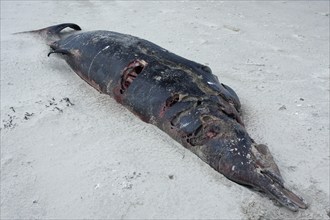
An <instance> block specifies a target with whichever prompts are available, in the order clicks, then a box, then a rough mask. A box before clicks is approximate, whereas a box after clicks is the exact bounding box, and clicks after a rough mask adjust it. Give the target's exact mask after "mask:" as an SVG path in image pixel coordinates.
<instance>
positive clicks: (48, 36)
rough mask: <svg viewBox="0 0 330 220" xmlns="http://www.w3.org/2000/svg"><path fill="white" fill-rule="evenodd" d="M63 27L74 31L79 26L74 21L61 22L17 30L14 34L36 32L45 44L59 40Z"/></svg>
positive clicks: (78, 29)
mask: <svg viewBox="0 0 330 220" xmlns="http://www.w3.org/2000/svg"><path fill="white" fill-rule="evenodd" d="M65 28H71V29H73V30H75V31H80V30H81V28H80V27H79V26H78V25H77V24H74V23H63V24H58V25H53V26H49V27H46V28H42V29H38V30H32V31H23V32H17V33H14V34H37V35H39V36H41V37H42V38H43V39H45V40H46V42H47V44H50V43H52V42H53V41H56V40H59V39H60V38H61V31H62V30H64V29H65Z"/></svg>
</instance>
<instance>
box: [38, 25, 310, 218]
mask: <svg viewBox="0 0 330 220" xmlns="http://www.w3.org/2000/svg"><path fill="white" fill-rule="evenodd" d="M66 26H67V27H71V28H74V29H76V30H79V29H80V28H79V27H78V26H77V25H74V24H62V25H59V26H52V27H49V28H45V29H41V30H38V32H40V33H43V34H45V33H48V37H47V39H56V38H57V39H60V40H58V41H55V42H52V43H50V47H51V49H52V50H53V51H52V52H51V53H59V54H62V56H61V57H62V58H64V59H65V60H66V61H67V63H68V64H69V65H70V66H71V68H72V69H73V70H74V71H75V72H76V73H77V74H78V75H79V76H80V77H81V78H82V79H83V80H85V81H86V82H87V83H89V84H90V85H91V86H93V87H94V88H95V89H97V90H98V91H100V92H102V93H105V94H108V95H109V96H111V97H113V98H114V99H115V100H116V101H117V102H119V103H121V104H123V105H124V106H125V107H126V108H127V109H129V110H130V111H132V112H133V113H134V114H136V115H137V116H138V117H140V118H141V120H143V121H145V122H147V123H151V124H153V125H155V126H157V127H159V128H160V129H161V130H163V131H164V132H166V133H167V134H168V135H170V136H171V137H172V138H173V139H174V140H176V141H177V142H179V143H181V144H182V145H183V146H184V147H186V148H187V149H189V150H190V151H192V152H193V153H195V154H196V155H197V156H198V157H200V158H201V159H202V160H203V161H205V162H206V163H207V164H209V165H210V166H211V167H212V168H214V169H215V170H217V171H218V172H220V173H222V174H223V175H225V176H226V177H227V178H229V179H230V180H232V181H234V182H237V183H239V184H241V185H246V186H249V187H252V188H254V189H256V190H259V191H262V192H264V193H266V194H268V196H270V197H272V198H275V199H276V200H277V201H279V202H280V203H281V204H282V205H284V206H285V207H287V208H289V209H290V210H292V211H297V210H298V209H299V208H303V209H305V208H307V204H306V202H305V201H304V200H303V199H302V198H301V197H299V196H297V195H295V194H294V193H293V192H291V191H289V190H288V189H286V188H285V187H284V181H283V179H282V176H281V174H280V171H279V169H278V167H277V165H276V163H275V161H274V159H273V157H272V155H271V153H270V151H269V149H268V148H267V147H266V146H265V145H258V144H257V143H255V142H254V140H253V139H252V138H251V137H250V136H249V134H248V133H247V131H246V129H245V127H244V123H243V121H242V119H241V116H240V106H241V104H240V101H239V99H238V97H237V95H236V93H235V92H234V90H233V89H231V88H230V87H229V86H227V85H225V84H222V83H220V82H219V80H218V78H217V77H216V76H215V75H213V74H212V71H211V69H210V68H209V67H207V66H204V65H201V64H198V63H196V62H193V61H190V60H187V59H185V58H182V57H180V56H177V55H175V54H173V53H171V52H168V51H167V50H165V49H163V48H161V47H159V46H157V45H155V44H153V43H151V42H149V41H146V40H143V39H140V38H137V37H133V36H130V35H125V34H120V33H116V32H110V31H92V32H85V33H75V34H71V35H69V36H66V37H61V34H60V31H61V30H62V29H63V28H65V27H66Z"/></svg>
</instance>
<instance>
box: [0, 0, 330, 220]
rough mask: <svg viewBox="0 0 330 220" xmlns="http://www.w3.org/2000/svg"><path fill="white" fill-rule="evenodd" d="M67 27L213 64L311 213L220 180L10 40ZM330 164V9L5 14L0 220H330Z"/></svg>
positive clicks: (46, 4)
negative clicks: (133, 39) (140, 41)
mask: <svg viewBox="0 0 330 220" xmlns="http://www.w3.org/2000/svg"><path fill="white" fill-rule="evenodd" d="M63 22H74V23H77V24H79V25H80V26H81V27H82V28H83V29H84V30H96V29H103V30H113V31H117V32H122V33H127V34H132V35H135V36H139V37H141V38H144V39H147V40H150V41H152V42H154V43H156V44H158V45H160V46H162V47H165V48H167V49H169V50H170V51H172V52H174V53H176V54H178V55H181V56H183V57H186V58H188V59H191V60H194V61H197V62H200V63H203V64H207V65H209V66H210V67H211V68H212V70H213V73H214V74H216V75H217V76H218V77H219V79H220V81H221V82H224V83H226V84H228V85H230V86H231V87H233V88H234V89H235V90H236V92H237V93H238V95H239V97H240V99H241V102H242V104H243V109H244V115H245V116H244V119H245V123H246V125H247V129H248V131H249V133H250V135H251V136H252V137H253V138H254V139H255V140H256V141H257V142H259V143H266V144H267V145H268V146H269V148H270V150H271V152H272V154H273V156H274V157H275V160H276V162H277V164H278V165H279V167H280V170H281V172H282V175H283V177H284V179H285V181H286V183H287V185H288V186H289V188H291V189H293V190H294V191H296V192H298V194H300V195H302V196H303V197H305V198H306V200H307V201H308V202H309V203H310V207H309V209H307V210H300V211H299V212H296V213H292V212H290V211H288V210H287V209H285V208H283V207H279V206H276V205H275V204H274V202H273V201H271V200H270V199H269V198H268V197H265V196H262V195H261V194H259V193H256V192H254V191H250V190H248V189H247V188H245V187H242V186H239V185H238V184H235V183H233V182H231V181H229V180H227V179H226V178H225V177H224V176H222V175H221V174H219V173H217V172H216V171H214V170H213V169H212V168H210V167H209V166H208V165H207V164H205V163H204V162H202V161H201V160H200V159H199V158H197V156H195V155H194V154H192V153H190V152H189V151H187V150H186V149H184V148H183V147H182V146H181V145H179V144H178V143H176V142H175V141H174V140H172V139H171V138H169V137H168V136H167V135H166V134H165V133H163V132H162V131H160V130H159V129H157V128H156V127H154V126H151V125H148V124H146V123H144V122H142V121H140V120H139V119H138V118H137V117H135V116H134V115H133V114H132V113H130V112H129V111H127V110H126V109H125V108H124V107H122V106H120V105H119V104H117V103H116V102H115V101H114V100H112V99H111V98H109V97H108V96H106V95H101V94H99V93H98V92H97V91H95V90H94V89H93V88H91V87H90V86H88V85H87V84H86V83H85V82H83V81H82V80H81V79H80V78H79V77H77V76H76V75H75V74H74V72H73V71H72V70H71V69H70V68H69V67H68V65H67V64H66V63H65V62H64V61H63V60H60V59H59V58H57V57H56V56H52V57H50V58H48V57H47V56H46V55H47V52H48V50H49V49H48V48H47V46H46V45H45V44H44V42H42V41H40V39H36V38H34V37H32V36H29V35H11V33H14V32H19V31H25V30H32V29H38V28H43V27H46V26H50V25H54V24H58V23H63ZM65 97H68V98H69V99H70V100H71V102H72V103H74V105H73V106H67V105H66V104H67V103H66V102H65V101H63V100H62V99H63V98H65ZM61 100H62V101H61ZM47 106H48V107H47ZM11 107H12V108H11ZM56 107H57V108H58V109H57V108H56ZM59 109H61V110H62V112H61V111H60V110H59ZM280 109H281V110H280ZM14 111H15V112H14ZM27 113H28V114H27ZM32 113H33V115H30V114H32ZM29 115H30V116H29ZM25 116H26V119H25V118H24V117H25ZM329 160H330V157H329V2H327V1H323V2H322V1H317V2H307V1H302V2H231V1H226V2H149V1H146V2H109V3H108V2H105V1H102V2H90V1H68V2H66V1H54V2H51V1H1V218H16V219H21V218H24V219H26V218H41V219H47V218H56V219H58V218H66V219H67V218H70V219H73V218H75V219H79V218H104V219H105V218H109V219H110V218H115V219H119V218H125V219H127V218H149V219H150V218H152V219H156V218H161V219H164V218H166V219H167V218H174V219H177V218H180V219H181V218H185V219H192V218H195V219H211V218H217V219H229V218H231V219H241V218H243V219H264V218H266V219H269V218H292V219H300V218H312V219H329V211H330V210H329ZM169 175H173V179H170V178H169Z"/></svg>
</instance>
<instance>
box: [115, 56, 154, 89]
mask: <svg viewBox="0 0 330 220" xmlns="http://www.w3.org/2000/svg"><path fill="white" fill-rule="evenodd" d="M147 64H148V63H147V62H146V61H144V60H134V61H133V62H131V63H130V64H128V66H127V67H125V69H124V71H123V74H122V80H121V90H120V92H121V93H124V92H125V90H127V88H128V87H129V86H130V85H131V84H132V82H133V81H134V80H135V78H136V77H137V76H138V75H139V74H140V73H141V72H142V71H143V69H144V68H145V66H146V65H147Z"/></svg>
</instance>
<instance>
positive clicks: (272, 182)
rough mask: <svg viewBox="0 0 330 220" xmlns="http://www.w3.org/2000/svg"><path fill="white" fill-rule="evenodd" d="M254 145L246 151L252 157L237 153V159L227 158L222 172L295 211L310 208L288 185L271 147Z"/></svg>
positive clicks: (223, 163) (224, 158) (221, 164)
mask: <svg viewBox="0 0 330 220" xmlns="http://www.w3.org/2000/svg"><path fill="white" fill-rule="evenodd" d="M250 144H251V145H250V149H249V150H248V152H246V153H247V155H249V156H248V157H244V158H242V157H238V156H237V154H236V159H237V160H236V159H235V158H234V157H230V156H227V157H223V158H222V159H221V160H220V166H219V167H220V168H221V169H220V170H219V171H220V172H221V173H223V174H224V175H225V176H226V177H227V178H229V179H230V180H232V181H234V182H237V183H239V184H241V185H244V186H247V187H250V188H252V189H254V190H257V191H260V192H263V193H265V194H267V195H268V196H269V197H270V198H273V199H275V200H277V201H278V202H279V203H280V204H282V205H283V206H285V207H287V208H288V209H290V210H291V211H298V209H299V208H301V209H306V208H307V207H308V205H307V203H306V201H305V200H304V199H303V198H302V197H300V196H298V195H296V194H295V193H293V192H292V191H290V190H289V189H287V188H286V187H285V186H284V181H283V178H282V175H281V173H280V171H279V169H278V167H277V165H276V163H275V161H274V159H273V157H272V155H271V153H270V151H269V150H268V147H267V146H266V145H262V144H259V145H257V144H256V143H254V142H252V143H250ZM240 149H244V148H243V147H241V148H240ZM240 155H242V152H241V153H240ZM242 159H245V160H242ZM242 162H243V163H242ZM240 164H242V165H240ZM243 164H244V165H243Z"/></svg>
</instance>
